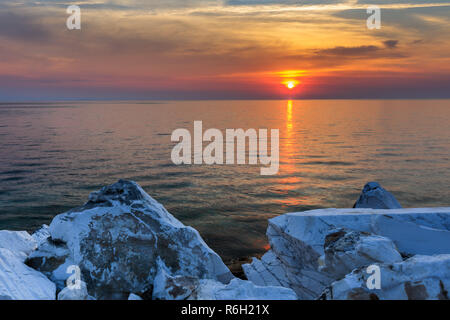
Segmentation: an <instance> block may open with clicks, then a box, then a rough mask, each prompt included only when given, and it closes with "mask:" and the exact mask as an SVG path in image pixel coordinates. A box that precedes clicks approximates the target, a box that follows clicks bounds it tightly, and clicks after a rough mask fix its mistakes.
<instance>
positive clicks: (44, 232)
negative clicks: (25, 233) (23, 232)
mask: <svg viewBox="0 0 450 320" xmlns="http://www.w3.org/2000/svg"><path fill="white" fill-rule="evenodd" d="M31 236H32V237H33V239H34V240H35V241H36V244H37V246H39V245H41V244H42V243H43V242H45V241H46V240H47V239H48V238H49V237H50V228H49V226H48V225H46V224H44V225H42V227H40V228H39V229H38V230H36V231H35V232H34V233H33V234H32V235H31Z"/></svg>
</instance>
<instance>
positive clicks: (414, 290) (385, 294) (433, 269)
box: [322, 254, 450, 300]
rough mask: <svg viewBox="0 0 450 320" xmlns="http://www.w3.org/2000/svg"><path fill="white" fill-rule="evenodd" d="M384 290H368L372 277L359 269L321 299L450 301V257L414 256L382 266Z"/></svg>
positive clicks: (382, 288)
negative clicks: (368, 281)
mask: <svg viewBox="0 0 450 320" xmlns="http://www.w3.org/2000/svg"><path fill="white" fill-rule="evenodd" d="M379 267H380V271H381V289H380V290H377V289H374V290H369V289H368V287H367V280H368V278H369V277H370V276H371V274H368V273H367V272H366V270H364V269H358V270H355V271H354V272H352V273H351V274H349V275H347V276H346V277H345V278H344V279H342V280H340V281H336V282H334V283H333V284H332V285H331V286H330V287H329V288H327V290H325V292H324V294H323V295H322V299H330V300H331V299H334V300H369V299H372V300H378V299H380V300H448V299H449V293H448V291H449V290H450V255H448V254H446V255H437V256H419V255H418V256H414V257H412V258H410V259H408V260H406V261H402V262H397V263H393V264H382V265H380V266H379Z"/></svg>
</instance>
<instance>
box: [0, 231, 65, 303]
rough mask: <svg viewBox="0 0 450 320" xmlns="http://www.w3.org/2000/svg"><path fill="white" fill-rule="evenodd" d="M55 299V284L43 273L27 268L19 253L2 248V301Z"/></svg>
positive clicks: (0, 294) (0, 288) (0, 254)
mask: <svg viewBox="0 0 450 320" xmlns="http://www.w3.org/2000/svg"><path fill="white" fill-rule="evenodd" d="M25 238H27V237H25ZM19 239H21V237H19ZM55 298H56V286H55V284H54V283H53V282H51V281H50V280H49V279H47V277H45V276H44V275H43V274H42V273H40V272H38V271H36V270H34V269H32V268H30V267H28V266H26V265H25V264H24V263H23V259H22V257H21V256H18V255H17V253H15V252H12V251H10V250H8V249H5V248H0V300H55Z"/></svg>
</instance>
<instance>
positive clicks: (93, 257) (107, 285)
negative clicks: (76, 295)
mask: <svg viewBox="0 0 450 320" xmlns="http://www.w3.org/2000/svg"><path fill="white" fill-rule="evenodd" d="M49 232H50V236H51V237H50V238H48V239H47V240H46V241H45V242H44V243H42V244H41V246H39V248H38V249H37V250H36V251H35V252H34V253H33V254H32V255H31V256H30V258H29V259H28V261H27V264H29V265H30V266H33V267H34V268H36V269H38V270H40V271H42V272H44V273H45V274H47V275H48V276H49V277H50V278H51V279H52V280H55V281H56V282H57V283H58V285H59V286H61V284H62V282H63V281H64V280H65V279H66V278H67V277H68V276H69V274H66V273H65V272H66V269H67V267H68V266H70V265H76V266H79V267H80V269H81V276H82V280H83V281H85V282H86V284H87V287H88V292H89V294H91V295H92V296H94V297H95V298H97V299H127V298H128V296H129V293H130V292H134V293H136V294H139V295H141V294H148V292H151V290H152V286H153V279H154V277H155V276H156V272H157V264H156V261H157V259H161V261H163V262H164V263H165V265H167V266H168V268H169V270H170V272H171V274H173V275H186V276H191V277H196V278H208V279H213V280H216V281H219V282H223V283H228V282H229V281H230V280H231V279H232V278H233V276H232V274H231V273H230V271H229V270H228V268H227V267H226V266H225V265H224V263H223V262H222V260H221V259H220V257H219V256H218V255H217V254H216V253H215V252H214V251H212V250H211V249H210V248H209V247H208V246H207V245H206V243H205V242H204V241H203V240H202V238H201V237H200V235H199V234H198V232H197V231H196V230H195V229H193V228H190V227H186V226H184V225H183V224H182V223H181V222H180V221H178V220H177V219H175V218H174V217H173V216H172V215H171V214H170V213H169V212H167V210H166V209H165V208H164V207H163V206H162V205H161V204H159V203H158V202H157V201H155V200H154V199H153V198H151V197H150V196H149V195H148V194H146V193H145V192H144V190H142V188H141V187H140V186H138V185H137V184H136V183H135V182H130V181H123V180H121V181H119V182H117V183H115V184H113V185H111V186H107V187H105V188H103V189H102V190H100V191H99V192H94V193H92V194H91V195H90V196H89V201H88V202H87V203H86V204H85V205H84V206H82V207H80V208H76V209H73V210H71V211H69V212H67V213H64V214H61V215H58V216H56V217H55V218H54V219H53V221H52V223H51V224H50V227H49Z"/></svg>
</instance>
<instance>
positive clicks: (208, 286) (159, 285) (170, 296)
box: [153, 267, 297, 300]
mask: <svg viewBox="0 0 450 320" xmlns="http://www.w3.org/2000/svg"><path fill="white" fill-rule="evenodd" d="M153 299H155V300H296V299H297V295H296V294H295V292H294V291H292V290H291V289H288V288H283V287H270V286H269V287H268V286H266V287H259V286H256V285H255V284H253V283H252V282H250V281H245V280H241V279H238V278H235V279H233V280H231V282H230V283H229V284H223V283H221V282H218V281H215V280H211V279H198V278H194V277H188V276H171V275H170V274H169V272H168V270H167V269H166V268H164V267H162V268H160V269H159V271H158V275H157V276H156V278H155V286H154V289H153Z"/></svg>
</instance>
